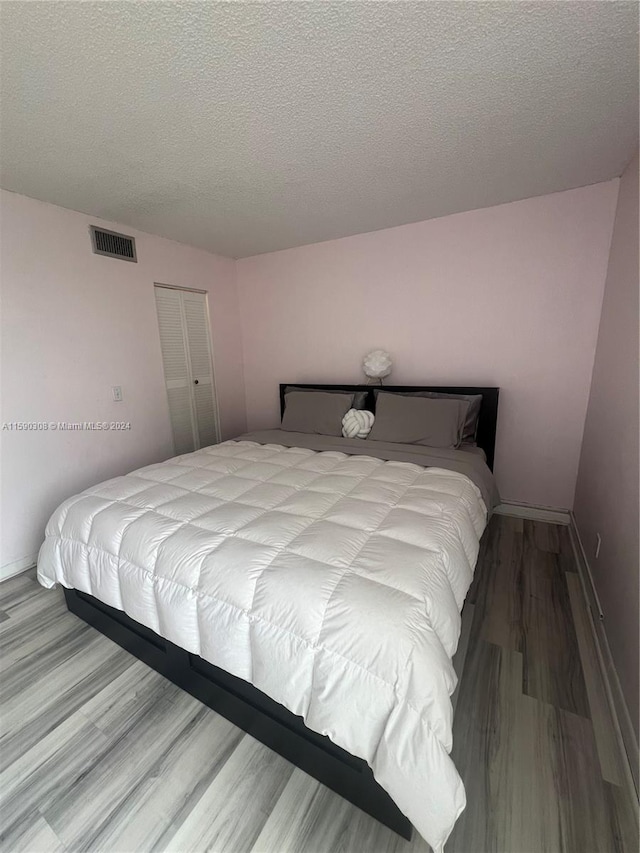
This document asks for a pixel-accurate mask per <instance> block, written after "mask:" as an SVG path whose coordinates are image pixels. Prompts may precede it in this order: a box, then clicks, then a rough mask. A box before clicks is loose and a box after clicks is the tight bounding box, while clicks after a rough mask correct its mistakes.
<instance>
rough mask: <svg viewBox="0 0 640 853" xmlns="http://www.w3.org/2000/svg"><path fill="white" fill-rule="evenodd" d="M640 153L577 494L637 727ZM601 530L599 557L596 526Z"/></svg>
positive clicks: (626, 195) (624, 193) (615, 251)
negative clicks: (639, 192)
mask: <svg viewBox="0 0 640 853" xmlns="http://www.w3.org/2000/svg"><path fill="white" fill-rule="evenodd" d="M638 227H639V224H638V155H637V154H636V156H635V158H634V159H633V161H632V162H631V163H630V164H629V166H628V167H627V169H626V171H625V173H624V174H623V176H622V179H621V182H620V194H619V197H618V209H617V211H616V218H615V226H614V231H613V240H612V243H611V255H610V258H609V269H608V272H607V283H606V287H605V291H604V301H603V304H602V317H601V319H600V331H599V334H598V347H597V349H596V358H595V364H594V366H593V380H592V383H591V395H590V397H589V407H588V410H587V420H586V424H585V430H584V441H583V444H582V454H581V456H580V468H579V472H578V483H577V486H576V496H575V515H576V523H577V525H578V530H579V531H580V536H581V538H582V542H583V545H584V547H585V551H586V554H587V558H588V560H589V563H590V566H591V571H592V575H593V579H594V583H595V585H596V589H597V591H598V596H599V598H600V602H601V606H602V609H603V611H604V616H605V623H604V624H605V629H606V633H607V638H608V640H609V645H610V647H611V652H612V655H613V659H614V661H615V664H616V669H617V672H618V676H619V678H620V683H621V686H622V689H623V692H624V695H625V698H626V701H627V705H628V708H629V712H630V715H631V718H632V720H633V722H634V725H635V727H636V735H637V734H638V716H639V714H640V703H639V701H638V668H639V665H640V661H639V660H638V619H639V612H638V564H639V560H640V552H639V549H638V510H639V505H638V434H639V431H640V430H639V424H638V382H639V377H638V343H639V342H638V287H639V282H638V264H639V258H638ZM597 533H599V534H600V536H601V537H602V546H601V549H600V556H599V557H598V559H597V560H596V559H595V554H594V551H595V542H596V534H597Z"/></svg>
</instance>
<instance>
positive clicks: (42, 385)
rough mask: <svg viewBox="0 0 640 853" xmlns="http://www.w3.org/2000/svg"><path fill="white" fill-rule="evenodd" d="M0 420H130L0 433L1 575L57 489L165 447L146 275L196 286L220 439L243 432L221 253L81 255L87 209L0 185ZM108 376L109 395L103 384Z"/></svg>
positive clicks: (28, 543)
mask: <svg viewBox="0 0 640 853" xmlns="http://www.w3.org/2000/svg"><path fill="white" fill-rule="evenodd" d="M0 203H1V206H0V214H1V217H2V220H1V225H2V232H1V239H2V258H1V267H0V273H1V282H2V311H3V316H2V328H3V337H2V421H3V422H6V421H50V420H54V421H58V420H64V421H84V420H89V421H111V420H119V421H130V422H131V427H132V428H131V431H129V432H117V433H116V432H67V433H62V432H60V433H53V432H38V433H16V432H7V431H4V432H0V439H1V441H2V515H1V521H2V537H1V538H2V552H1V555H0V567H3V570H4V571H3V573H4V574H5V575H7V574H8V573H10V571H11V565H13V564H14V563H15V562H16V561H22V560H27V562H28V559H29V558H30V557H33V555H34V554H35V553H36V552H37V550H38V548H39V546H40V543H41V541H42V538H43V531H44V525H45V523H46V521H47V518H48V516H49V515H50V513H51V512H52V511H53V509H55V507H56V506H57V504H58V503H59V502H60V501H61V500H62V499H63V498H65V497H68V496H69V495H70V494H73V493H75V492H77V491H78V490H80V489H83V488H86V487H87V486H89V485H91V484H93V483H96V482H99V481H100V480H104V479H106V478H108V477H110V476H114V475H117V474H121V473H123V472H125V471H128V470H132V469H133V468H138V467H140V466H141V465H144V464H147V463H150V462H153V461H156V460H160V459H164V458H166V457H168V456H170V455H172V440H171V428H170V424H169V411H168V406H167V398H166V392H165V388H164V378H163V371H162V361H161V356H160V342H159V337H158V327H157V320H156V314H155V300H154V292H153V283H154V281H158V282H164V283H168V284H175V285H180V286H184V287H195V288H200V289H205V290H207V291H208V292H209V310H210V314H211V324H212V339H213V348H214V358H215V367H216V382H217V389H218V398H219V404H220V417H221V428H222V433H223V436H225V437H230V436H232V435H237V434H238V433H239V432H242V431H243V430H244V429H245V424H246V421H245V405H244V386H243V376H242V352H241V343H240V340H241V335H240V323H239V314H238V302H237V291H236V285H235V263H234V261H232V260H228V259H226V258H221V257H216V256H215V255H211V254H208V253H206V252H203V251H200V250H198V249H193V248H190V247H188V246H184V245H181V244H180V243H175V242H172V241H170V240H165V239H162V238H160V237H153V236H150V235H148V234H143V233H140V232H135V231H132V230H131V229H129V228H124V227H118V226H114V225H113V224H110V223H102V224H104V225H105V226H106V227H111V228H114V227H115V228H116V230H121V231H124V232H125V233H128V234H129V233H132V234H133V235H134V236H135V237H136V248H137V253H138V263H137V264H130V263H124V262H122V261H117V260H114V259H112V258H105V257H101V256H99V255H94V254H92V252H91V249H90V242H89V231H88V226H89V223H98V224H100V220H97V219H95V218H92V217H88V216H84V215H83V214H79V213H74V212H72V211H69V210H64V209H62V208H60V207H54V206H53V205H49V204H44V203H42V202H38V201H34V200H32V199H29V198H25V197H24V196H19V195H15V194H13V193H8V192H2V195H1V198H0ZM112 385H122V389H123V393H124V400H123V401H122V402H121V403H114V402H113V401H112V399H111V386H112Z"/></svg>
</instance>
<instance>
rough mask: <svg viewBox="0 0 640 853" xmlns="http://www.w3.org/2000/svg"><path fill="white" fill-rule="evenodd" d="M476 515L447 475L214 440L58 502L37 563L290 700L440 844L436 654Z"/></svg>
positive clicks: (456, 619)
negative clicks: (360, 761) (363, 764)
mask: <svg viewBox="0 0 640 853" xmlns="http://www.w3.org/2000/svg"><path fill="white" fill-rule="evenodd" d="M485 522H486V509H485V505H484V502H483V501H482V498H481V497H480V492H479V490H478V488H477V487H476V486H475V485H474V484H473V483H472V482H471V480H469V479H468V478H467V477H465V476H464V475H462V474H458V473H455V472H451V471H446V470H444V469H441V468H428V469H425V468H422V467H420V466H418V465H413V464H407V463H402V462H383V461H381V460H379V459H373V458H371V457H367V456H347V455H345V454H344V453H337V452H325V453H316V452H314V451H311V450H303V449H300V448H295V447H294V448H285V447H281V446H279V445H259V444H256V443H253V442H247V441H238V442H236V441H228V442H225V443H223V444H219V445H216V446H214V447H208V448H206V449H204V450H200V451H197V452H196V453H192V454H189V455H187V456H182V457H177V458H176V459H171V460H169V461H167V462H163V463H161V464H159V465H152V466H150V467H147V468H142V469H140V470H139V471H135V472H133V473H132V474H129V475H127V476H125V477H118V478H116V479H114V480H110V481H108V482H106V483H102V484H101V485H98V486H95V487H94V488H91V489H88V490H87V491H85V492H83V493H82V494H80V495H76V496H75V497H72V498H70V499H69V500H67V501H65V502H64V503H63V504H62V505H61V506H60V507H59V508H58V509H57V510H56V512H55V513H54V514H53V516H52V518H51V520H50V522H49V524H48V526H47V530H46V540H45V542H44V544H43V546H42V549H41V551H40V556H39V560H38V579H39V581H40V583H42V584H43V585H44V586H47V587H50V586H53V584H54V583H55V582H60V583H62V584H63V585H64V586H67V587H74V588H76V589H79V590H82V591H84V592H86V593H89V594H90V595H93V596H95V597H96V598H99V599H100V600H102V601H104V602H105V603H107V604H110V605H111V606H112V607H116V608H118V609H120V610H124V611H125V612H126V613H128V614H129V616H131V617H132V618H133V619H135V620H137V621H138V622H141V623H142V624H144V625H146V626H148V627H149V628H151V629H153V630H154V631H156V632H157V633H158V634H161V635H162V636H163V637H165V638H166V639H168V640H170V641H171V642H173V643H176V644H177V645H179V646H181V647H182V648H184V649H186V650H188V651H190V652H192V653H194V654H197V655H200V656H201V657H203V658H205V659H206V660H208V661H210V662H211V663H213V664H215V665H216V666H219V667H222V668H223V669H225V670H227V671H228V672H231V673H233V674H234V675H236V676H239V677H240V678H243V679H246V680H247V681H250V682H252V683H253V684H254V685H256V687H258V688H259V689H260V690H262V691H264V692H265V693H267V694H268V695H269V696H271V697H272V698H273V699H275V700H277V701H278V702H280V703H282V704H283V705H285V706H286V707H287V708H289V710H291V711H293V712H294V713H295V714H300V715H302V716H303V717H304V720H305V722H306V724H307V726H309V728H311V729H314V730H315V731H317V732H320V733H322V734H326V735H328V736H329V737H330V738H331V739H332V740H333V741H334V742H335V743H336V744H338V745H339V746H341V747H343V748H344V749H346V750H348V751H349V752H350V753H352V754H353V755H357V756H359V757H361V758H363V759H365V761H367V762H368V763H369V765H370V766H371V768H372V769H373V772H374V774H375V777H376V779H377V780H378V782H379V783H380V784H381V785H382V786H383V787H384V788H385V789H386V790H387V791H388V792H389V794H390V795H391V797H392V798H393V799H394V800H395V802H396V803H397V805H398V806H399V808H400V809H401V810H402V811H403V812H404V813H405V814H406V815H407V816H408V817H409V819H410V820H411V821H412V823H413V824H414V826H415V827H416V828H417V830H418V831H419V832H420V833H421V834H422V835H423V837H424V838H425V839H426V840H427V841H428V842H429V843H430V844H431V846H432V847H433V848H434V850H435V851H440V850H441V849H442V846H443V845H444V842H445V841H446V839H447V837H448V835H449V833H450V832H451V830H452V828H453V825H454V823H455V821H456V818H457V817H458V815H459V814H460V812H461V811H462V810H463V808H464V806H465V793H464V787H463V785H462V782H461V780H460V777H459V776H458V773H457V771H456V769H455V767H454V765H453V762H452V761H451V759H450V758H449V751H450V749H451V725H452V707H451V701H450V698H449V697H450V695H451V693H452V692H453V690H454V688H455V685H456V676H455V673H454V670H453V666H452V664H451V657H452V655H453V654H454V652H455V650H456V645H457V642H458V637H459V634H460V610H461V608H462V604H463V601H464V597H465V594H466V592H467V589H468V587H469V584H470V582H471V578H472V573H473V567H474V565H475V562H476V558H477V554H478V541H479V537H480V535H481V533H482V530H483V528H484V526H485Z"/></svg>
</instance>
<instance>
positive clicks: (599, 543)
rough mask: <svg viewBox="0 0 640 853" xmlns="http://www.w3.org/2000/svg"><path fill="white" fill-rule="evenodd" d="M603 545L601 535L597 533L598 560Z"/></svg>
mask: <svg viewBox="0 0 640 853" xmlns="http://www.w3.org/2000/svg"><path fill="white" fill-rule="evenodd" d="M601 545H602V539H601V538H600V534H599V533H596V560H597V559H598V557H599V556H600V546H601Z"/></svg>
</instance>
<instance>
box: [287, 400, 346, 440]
mask: <svg viewBox="0 0 640 853" xmlns="http://www.w3.org/2000/svg"><path fill="white" fill-rule="evenodd" d="M352 398H353V394H351V393H346V394H340V393H334V392H329V391H327V392H322V391H320V392H318V391H314V390H309V391H290V392H289V393H288V394H287V395H286V397H285V407H284V415H283V416H282V424H281V428H282V429H284V430H287V431H288V432H307V433H314V434H316V435H342V418H343V417H344V415H345V413H346V412H347V411H348V410H349V409H350V408H351V400H352Z"/></svg>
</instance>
